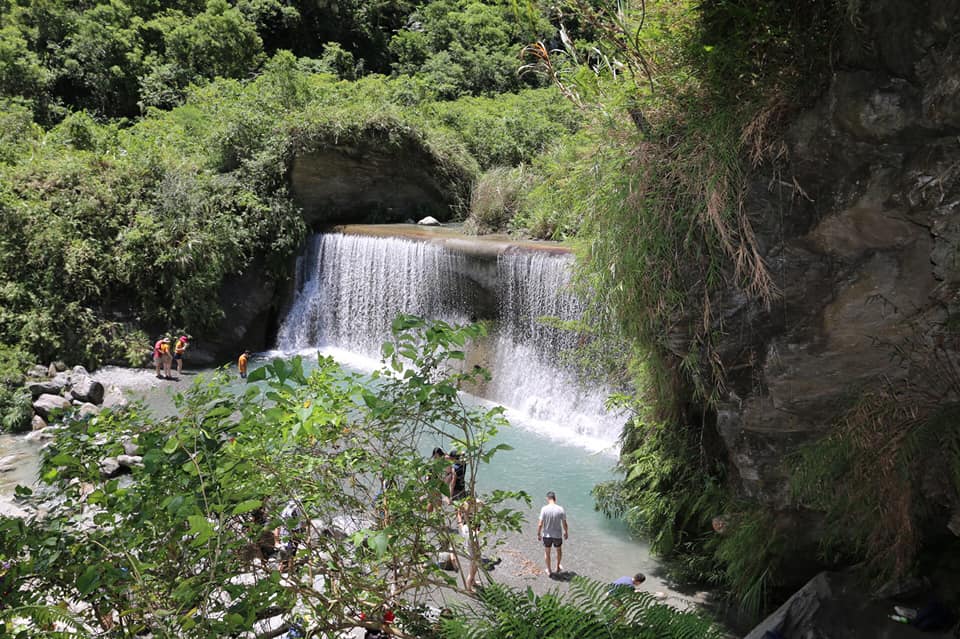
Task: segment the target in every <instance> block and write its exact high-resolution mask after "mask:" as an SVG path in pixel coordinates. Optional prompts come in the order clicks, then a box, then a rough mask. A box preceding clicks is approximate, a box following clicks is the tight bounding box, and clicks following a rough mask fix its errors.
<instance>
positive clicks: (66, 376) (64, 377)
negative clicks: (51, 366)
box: [53, 371, 71, 390]
mask: <svg viewBox="0 0 960 639" xmlns="http://www.w3.org/2000/svg"><path fill="white" fill-rule="evenodd" d="M53 382H55V383H56V384H59V386H60V388H62V389H64V390H70V386H71V380H70V373H67V372H63V371H61V372H59V373H57V374H56V375H54V376H53Z"/></svg>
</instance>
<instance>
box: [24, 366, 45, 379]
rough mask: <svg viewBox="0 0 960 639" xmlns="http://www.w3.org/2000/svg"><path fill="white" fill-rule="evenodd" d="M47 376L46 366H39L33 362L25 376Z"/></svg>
mask: <svg viewBox="0 0 960 639" xmlns="http://www.w3.org/2000/svg"><path fill="white" fill-rule="evenodd" d="M46 376H47V367H46V366H41V365H40V364H34V365H33V366H31V367H30V370H28V371H27V377H36V378H38V379H42V378H44V377H46Z"/></svg>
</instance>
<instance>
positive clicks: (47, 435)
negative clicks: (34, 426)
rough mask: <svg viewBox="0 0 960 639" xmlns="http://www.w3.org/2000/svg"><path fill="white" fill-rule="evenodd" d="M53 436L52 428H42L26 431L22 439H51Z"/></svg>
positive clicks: (36, 440) (29, 440) (30, 440)
mask: <svg viewBox="0 0 960 639" xmlns="http://www.w3.org/2000/svg"><path fill="white" fill-rule="evenodd" d="M55 436H56V434H55V432H54V429H52V428H44V429H41V430H35V431H33V432H31V433H27V434H26V435H25V436H24V439H25V440H27V441H28V442H39V441H43V440H50V439H53V438H54V437H55Z"/></svg>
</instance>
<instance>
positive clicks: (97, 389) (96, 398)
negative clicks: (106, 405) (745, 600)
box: [70, 374, 103, 404]
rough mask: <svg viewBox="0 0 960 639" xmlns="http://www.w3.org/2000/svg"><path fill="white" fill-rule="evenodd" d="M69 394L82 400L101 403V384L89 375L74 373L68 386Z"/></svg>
mask: <svg viewBox="0 0 960 639" xmlns="http://www.w3.org/2000/svg"><path fill="white" fill-rule="evenodd" d="M70 395H71V396H73V397H74V398H75V399H79V400H80V401H82V402H90V403H91V404H102V403H103V384H101V383H100V382H98V381H97V380H95V379H93V378H92V377H90V376H89V375H76V374H75V377H74V380H73V385H72V386H71V387H70Z"/></svg>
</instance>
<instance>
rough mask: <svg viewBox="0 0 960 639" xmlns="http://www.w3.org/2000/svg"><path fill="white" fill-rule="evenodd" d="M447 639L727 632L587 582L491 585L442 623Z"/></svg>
mask: <svg viewBox="0 0 960 639" xmlns="http://www.w3.org/2000/svg"><path fill="white" fill-rule="evenodd" d="M441 635H442V636H443V637H444V639H720V638H721V637H723V636H724V635H723V632H722V631H721V630H720V628H719V627H717V626H716V625H715V624H713V623H712V622H711V621H710V620H709V619H707V618H706V617H704V616H703V615H701V614H700V613H697V612H689V611H680V610H677V609H676V608H673V607H671V606H668V605H666V604H663V603H659V602H658V601H657V600H655V599H654V598H653V596H652V595H650V594H649V593H646V592H633V591H632V590H630V589H627V588H618V587H614V586H611V585H610V584H608V583H603V582H600V581H596V580H593V579H587V578H584V577H574V578H573V581H572V582H571V585H570V591H569V592H568V593H567V594H566V595H561V594H560V593H559V592H549V593H547V594H544V595H536V594H534V592H533V591H532V590H531V589H530V588H527V589H526V590H519V589H516V588H511V587H509V586H505V585H503V584H497V583H494V584H491V585H490V586H488V587H486V588H484V589H483V591H482V592H480V593H479V597H478V599H477V601H476V602H474V603H471V604H463V605H461V606H459V607H457V608H456V609H455V610H454V613H453V614H452V615H449V616H446V617H445V618H443V620H442V622H441Z"/></svg>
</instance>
